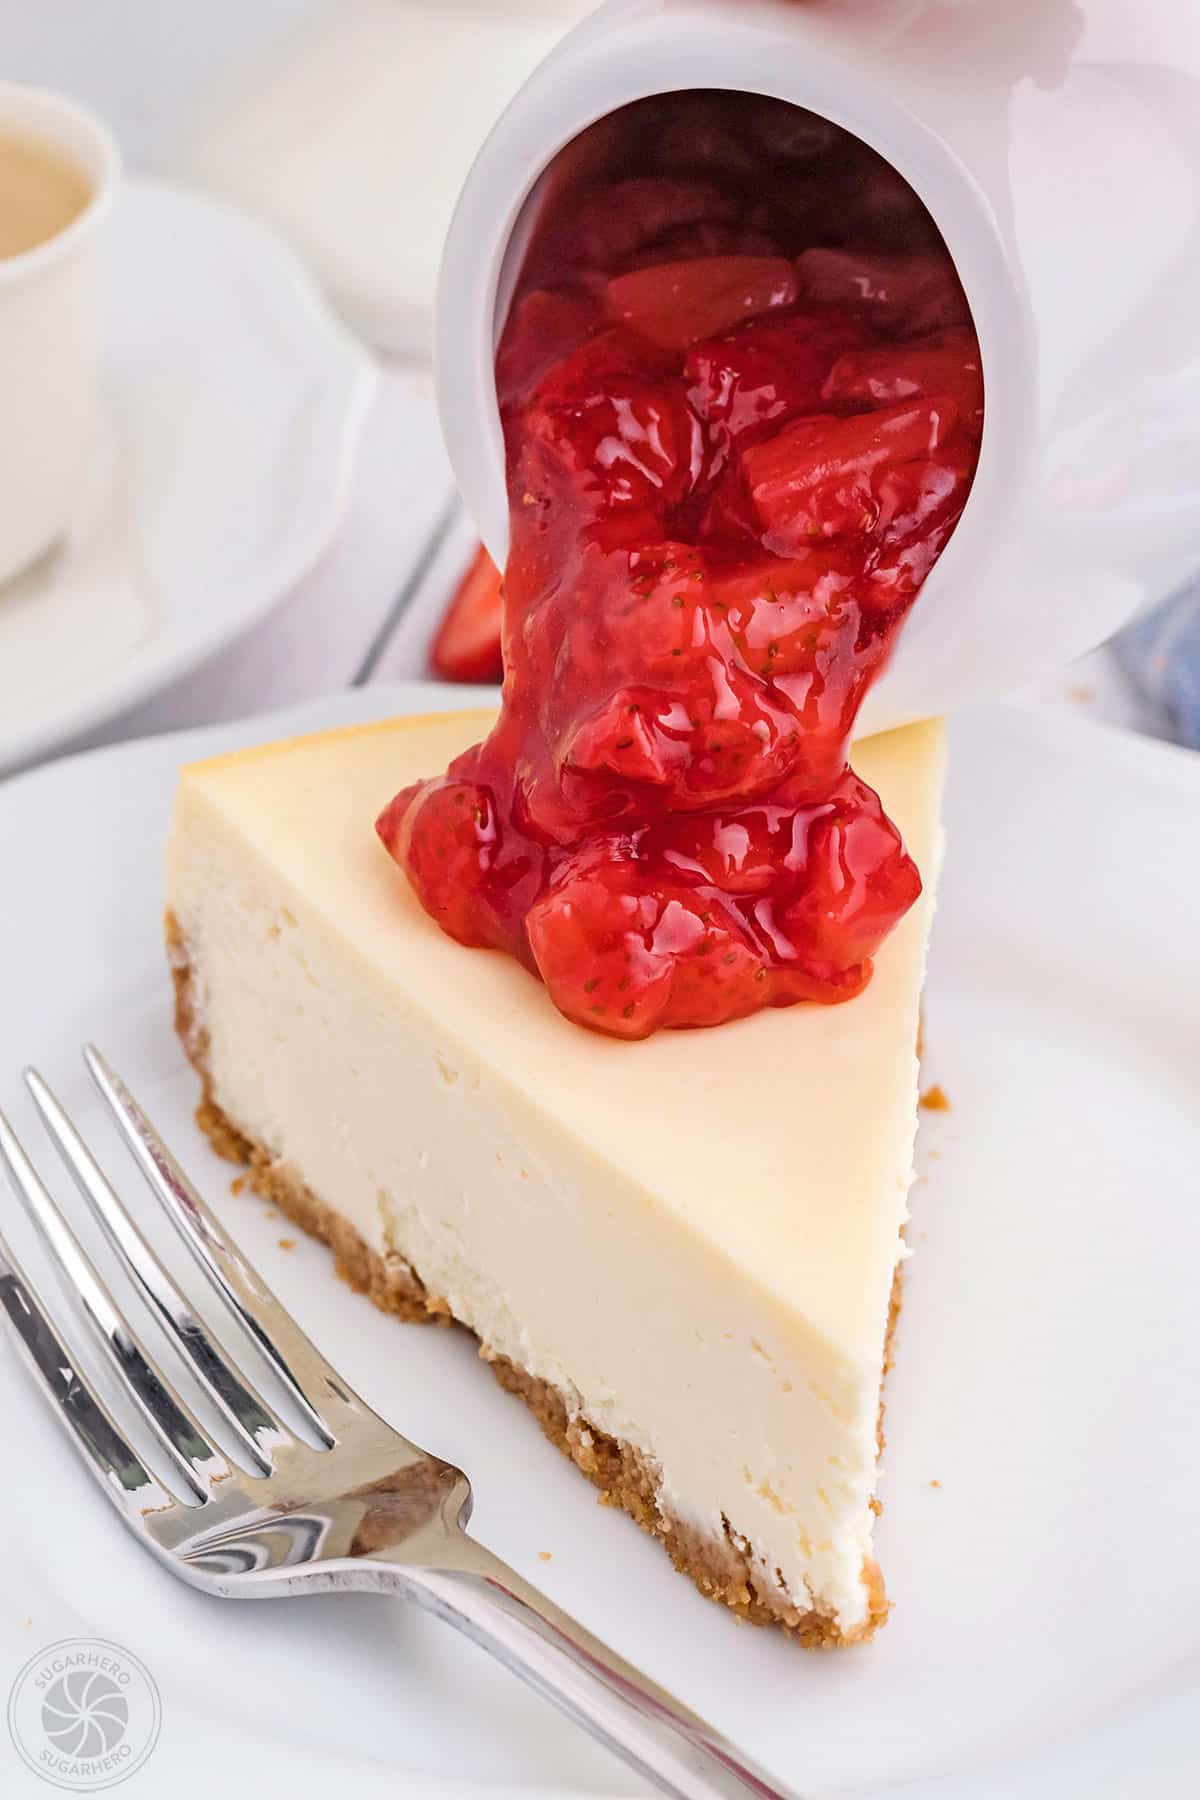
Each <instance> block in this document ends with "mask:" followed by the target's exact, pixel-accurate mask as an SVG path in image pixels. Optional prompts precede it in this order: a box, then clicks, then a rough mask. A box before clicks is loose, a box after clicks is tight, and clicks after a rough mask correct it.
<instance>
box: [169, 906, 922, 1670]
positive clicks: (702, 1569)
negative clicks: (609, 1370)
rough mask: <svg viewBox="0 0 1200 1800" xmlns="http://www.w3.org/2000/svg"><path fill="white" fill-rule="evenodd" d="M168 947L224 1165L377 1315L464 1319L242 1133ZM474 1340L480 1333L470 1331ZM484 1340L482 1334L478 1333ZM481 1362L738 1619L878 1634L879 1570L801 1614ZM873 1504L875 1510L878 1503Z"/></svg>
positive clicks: (807, 1641) (499, 1370) (514, 1371)
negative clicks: (843, 1607)
mask: <svg viewBox="0 0 1200 1800" xmlns="http://www.w3.org/2000/svg"><path fill="white" fill-rule="evenodd" d="M166 937H167V949H168V955H169V958H170V964H171V975H172V980H173V982H174V986H175V1029H176V1031H177V1032H178V1034H179V1037H180V1040H181V1042H182V1044H183V1047H184V1050H185V1051H186V1053H187V1056H188V1060H189V1061H190V1062H191V1064H192V1066H193V1068H194V1069H195V1070H196V1073H197V1074H198V1075H199V1077H200V1081H201V1086H202V1092H201V1098H200V1102H199V1104H198V1106H197V1108H196V1122H197V1124H198V1125H199V1126H200V1129H201V1130H202V1131H203V1132H204V1134H205V1136H206V1137H207V1138H208V1140H209V1142H210V1144H211V1145H212V1147H213V1149H214V1150H215V1151H216V1152H217V1154H218V1155H219V1156H221V1157H224V1158H225V1159H226V1160H227V1161H229V1162H233V1163H237V1164H239V1165H241V1166H243V1167H245V1168H246V1169H247V1171H248V1175H247V1179H248V1181H249V1184H250V1186H251V1187H252V1188H253V1190H254V1192H255V1193H257V1194H258V1195H260V1196H261V1198H263V1199H264V1200H267V1201H269V1202H270V1204H271V1205H272V1206H276V1207H278V1209H279V1211H280V1212H282V1213H283V1214H284V1215H285V1216H286V1217H287V1218H289V1219H290V1220H292V1222H293V1223H294V1224H296V1225H298V1226H299V1227H300V1228H301V1229H302V1230H304V1231H306V1232H308V1233H309V1234H310V1236H312V1237H315V1238H319V1239H320V1240H321V1241H322V1242H323V1243H326V1244H328V1246H329V1248H330V1249H331V1250H332V1251H333V1257H334V1267H335V1269H336V1271H337V1273H338V1274H339V1275H340V1276H341V1278H342V1279H343V1280H344V1281H346V1282H348V1283H349V1285H350V1286H351V1287H352V1288H354V1289H355V1290H356V1291H357V1292H359V1293H363V1294H366V1295H367V1296H368V1298H369V1299H371V1300H373V1301H374V1303H375V1305H376V1306H377V1307H379V1308H380V1310H381V1311H383V1312H387V1313H391V1314H393V1315H394V1316H395V1317H396V1318H398V1319H403V1320H405V1321H408V1322H410V1323H430V1322H432V1323H435V1324H438V1325H452V1324H453V1325H457V1326H459V1327H460V1328H461V1329H463V1330H470V1327H469V1326H466V1325H465V1324H463V1322H462V1321H460V1320H456V1319H455V1318H454V1315H453V1313H452V1312H451V1309H450V1307H449V1306H448V1305H447V1303H446V1301H445V1300H443V1299H441V1298H440V1297H439V1296H438V1295H436V1294H433V1293H431V1292H430V1290H429V1289H428V1288H427V1287H426V1286H425V1283H424V1282H423V1281H422V1280H421V1278H420V1276H419V1274H418V1273H417V1271H416V1270H414V1269H413V1268H412V1267H411V1265H410V1264H409V1263H408V1262H406V1261H405V1260H404V1259H403V1258H402V1257H400V1256H398V1255H392V1256H383V1255H381V1254H380V1253H379V1252H378V1251H376V1250H373V1249H372V1248H371V1247H370V1246H369V1245H368V1244H367V1243H366V1242H365V1240H364V1239H363V1238H362V1237H361V1235H360V1234H359V1233H358V1232H357V1231H356V1230H355V1229H354V1227H353V1226H352V1225H349V1224H348V1223H347V1222H346V1220H345V1219H343V1218H342V1217H340V1215H339V1214H337V1213H336V1212H334V1211H333V1209H332V1208H331V1207H329V1206H327V1205H326V1204H325V1203H324V1202H323V1201H322V1200H319V1199H318V1198H317V1196H316V1195H315V1194H314V1193H313V1192H312V1191H311V1189H309V1188H308V1187H307V1186H306V1185H305V1183H304V1182H303V1181H302V1180H301V1179H300V1178H299V1176H298V1175H297V1174H296V1173H295V1171H294V1170H291V1169H289V1168H288V1167H287V1166H286V1165H285V1164H283V1163H281V1162H279V1161H278V1160H276V1159H275V1158H274V1157H272V1155H271V1153H270V1152H269V1151H268V1150H267V1149H266V1148H265V1147H264V1146H263V1145H260V1144H256V1143H255V1142H254V1141H253V1139H252V1138H250V1137H248V1136H247V1135H246V1133H244V1132H243V1131H241V1130H240V1129H239V1127H238V1126H237V1124H236V1123H235V1122H234V1121H233V1120H232V1119H230V1118H229V1117H228V1115H227V1114H226V1113H225V1112H224V1111H223V1110H222V1108H221V1107H220V1106H219V1105H218V1103H217V1101H216V1099H215V1098H214V1095H213V1091H212V1080H211V1077H210V1074H209V1070H208V1033H207V1031H206V1030H205V1029H204V1027H203V1024H202V1022H201V1021H200V1019H199V1018H198V1016H197V1011H196V1007H195V1004H194V1000H193V979H192V971H191V966H190V962H189V959H188V955H187V949H186V946H185V944H184V941H183V936H182V933H181V932H180V929H179V926H178V923H177V921H176V920H175V918H174V916H173V915H172V914H171V913H168V914H167V918H166ZM901 1270H902V1265H898V1266H897V1269H896V1275H895V1279H894V1282H893V1285H892V1297H891V1305H890V1309H889V1314H888V1325H887V1339H886V1344H885V1351H884V1369H883V1372H884V1376H885V1378H886V1375H887V1371H888V1369H889V1368H890V1367H891V1361H892V1342H893V1337H894V1333H895V1328H896V1320H897V1317H898V1314H899V1311H900V1294H901ZM471 1335H472V1336H474V1335H475V1334H474V1333H472V1334H471ZM477 1341H478V1340H477ZM479 1354H480V1357H481V1358H482V1359H483V1360H484V1361H485V1362H487V1363H488V1364H489V1365H490V1367H491V1369H492V1372H493V1374H494V1375H495V1377H496V1379H497V1381H499V1383H500V1385H501V1387H503V1388H505V1389H507V1391H508V1392H509V1393H510V1394H515V1395H517V1397H518V1398H519V1399H522V1400H524V1401H525V1403H526V1405H527V1406H528V1407H529V1409H530V1411H531V1412H532V1413H533V1415H534V1417H535V1418H536V1420H537V1421H538V1424H539V1425H540V1426H541V1428H542V1430H543V1432H544V1433H545V1435H546V1437H547V1438H549V1440H550V1442H551V1443H552V1444H555V1445H556V1446H557V1447H558V1449H559V1450H561V1451H562V1452H563V1454H564V1455H566V1456H568V1457H569V1458H570V1459H571V1461H572V1462H573V1463H574V1464H575V1466H576V1468H577V1469H579V1470H580V1471H581V1473H582V1474H584V1475H586V1476H587V1478H588V1480H589V1481H591V1482H592V1483H594V1485H595V1486H596V1487H597V1488H599V1490H600V1497H601V1501H602V1503H603V1504H604V1505H606V1506H615V1507H619V1508H621V1510H622V1511H624V1512H626V1513H628V1514H629V1516H630V1518H631V1519H633V1520H634V1521H635V1523H636V1524H638V1525H640V1526H641V1527H642V1529H643V1530H644V1531H647V1532H649V1533H650V1534H651V1536H653V1537H656V1538H658V1539H659V1541H660V1542H661V1543H662V1545H663V1547H664V1549H665V1550H666V1552H667V1554H668V1555H669V1557H670V1558H671V1561H672V1562H673V1563H674V1565H675V1567H676V1568H677V1569H678V1570H679V1571H680V1573H681V1574H683V1575H686V1576H688V1577H689V1579H690V1580H691V1581H693V1582H694V1583H695V1585H696V1587H697V1588H698V1589H699V1590H700V1592H701V1593H702V1594H703V1595H704V1596H705V1598H706V1599H709V1600H713V1601H716V1602H718V1603H719V1604H721V1605H724V1606H727V1607H729V1608H730V1609H731V1610H732V1611H733V1612H734V1613H736V1614H737V1615H738V1616H739V1617H740V1618H743V1619H747V1620H749V1621H751V1622H752V1623H753V1624H756V1625H773V1626H776V1627H777V1628H779V1629H780V1630H782V1631H784V1632H785V1633H787V1634H788V1635H790V1636H791V1637H793V1638H794V1639H796V1641H797V1642H799V1643H800V1644H801V1645H803V1646H804V1648H806V1649H831V1648H840V1647H844V1646H846V1645H849V1644H856V1643H862V1642H864V1641H865V1640H867V1639H868V1638H871V1637H873V1636H874V1634H875V1632H876V1631H877V1630H878V1629H879V1627H880V1626H881V1625H883V1624H884V1623H885V1622H886V1620H887V1616H888V1611H889V1604H888V1600H887V1596H886V1594H885V1592H884V1586H883V1578H882V1576H881V1574H880V1572H879V1567H878V1565H877V1564H876V1563H875V1562H874V1561H871V1560H868V1561H865V1562H864V1564H863V1581H864V1584H865V1586H866V1589H867V1596H868V1610H867V1617H866V1619H865V1620H864V1622H863V1624H862V1625H860V1626H859V1627H857V1628H856V1629H855V1630H854V1631H853V1632H851V1633H849V1634H847V1633H844V1632H843V1631H842V1630H841V1628H840V1626H839V1625H838V1623H837V1621H836V1619H834V1618H833V1617H831V1616H830V1615H829V1614H828V1613H824V1612H821V1611H818V1610H810V1611H807V1612H802V1611H800V1610H799V1609H798V1608H797V1607H796V1606H794V1605H793V1604H792V1602H791V1601H790V1600H789V1599H788V1597H787V1595H786V1594H785V1593H783V1592H782V1586H783V1584H782V1580H780V1584H779V1586H778V1587H775V1586H774V1585H772V1584H770V1583H769V1582H767V1581H765V1580H764V1579H763V1576H762V1573H761V1570H759V1569H758V1568H757V1567H756V1566H755V1563H754V1560H753V1556H752V1553H751V1546H750V1544H749V1543H748V1542H747V1540H746V1539H745V1538H744V1537H743V1536H742V1535H741V1534H740V1533H739V1532H738V1531H736V1529H735V1528H734V1527H733V1526H732V1525H731V1524H730V1522H729V1520H728V1519H725V1518H724V1517H722V1525H723V1527H724V1536H723V1538H721V1539H716V1538H714V1537H713V1536H712V1535H711V1534H710V1533H707V1532H702V1531H699V1530H697V1529H696V1528H695V1527H694V1526H692V1525H688V1524H686V1523H684V1522H683V1521H682V1520H680V1519H678V1518H676V1517H673V1516H672V1515H671V1513H670V1512H669V1511H668V1510H667V1509H665V1508H664V1507H663V1504H662V1501H661V1499H660V1493H659V1490H660V1485H661V1484H660V1480H659V1475H658V1471H657V1469H656V1468H655V1467H654V1465H653V1464H652V1463H650V1462H648V1461H647V1459H646V1458H645V1457H643V1456H642V1454H641V1453H640V1452H639V1451H637V1450H635V1449H634V1448H633V1446H632V1445H630V1444H625V1443H621V1442H620V1441H619V1440H618V1439H616V1438H613V1437H610V1436H608V1434H607V1433H605V1432H603V1431H600V1430H599V1429H598V1428H597V1427H595V1426H594V1425H591V1424H590V1423H589V1422H588V1420H587V1419H586V1418H583V1417H581V1416H578V1415H574V1414H572V1413H571V1411H570V1409H569V1408H568V1406H567V1403H566V1401H565V1400H564V1398H563V1396H562V1394H561V1393H560V1392H559V1391H558V1390H557V1389H556V1388H554V1387H552V1386H551V1385H550V1384H549V1383H547V1382H545V1381H542V1380H540V1379H539V1378H538V1377H536V1376H534V1375H531V1374H530V1373H529V1372H528V1371H527V1370H525V1369H522V1368H519V1367H518V1366H517V1365H516V1364H515V1363H513V1362H511V1361H510V1360H509V1359H508V1358H507V1357H504V1356H500V1355H497V1354H496V1353H495V1352H494V1351H491V1350H489V1348H488V1347H487V1345H485V1344H482V1343H480V1345H479ZM883 1410H884V1402H883V1393H882V1389H881V1391H880V1400H879V1418H878V1426H877V1431H878V1440H879V1447H880V1450H881V1451H882V1448H883V1441H884V1439H883ZM872 1506H873V1508H874V1510H875V1511H876V1512H878V1510H879V1507H878V1503H877V1502H875V1501H873V1502H872Z"/></svg>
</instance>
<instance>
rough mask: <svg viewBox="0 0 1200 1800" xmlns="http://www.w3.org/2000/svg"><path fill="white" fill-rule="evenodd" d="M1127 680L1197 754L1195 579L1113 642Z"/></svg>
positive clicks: (1199, 683) (1199, 689) (1199, 675)
mask: <svg viewBox="0 0 1200 1800" xmlns="http://www.w3.org/2000/svg"><path fill="white" fill-rule="evenodd" d="M1115 646H1116V650H1117V653H1118V655H1119V656H1120V658H1121V661H1122V663H1123V664H1124V666H1125V668H1126V670H1127V671H1128V673H1129V676H1130V678H1131V679H1132V680H1133V681H1135V682H1136V683H1137V685H1138V687H1139V688H1141V690H1142V692H1143V693H1144V694H1146V695H1147V697H1148V698H1149V699H1151V700H1153V701H1155V702H1156V703H1157V704H1158V705H1159V706H1162V707H1165V708H1166V710H1167V711H1168V712H1169V713H1170V715H1171V719H1172V721H1173V723H1174V726H1175V730H1176V732H1177V734H1178V737H1179V741H1180V743H1182V744H1187V745H1189V746H1190V747H1191V748H1192V749H1193V750H1200V577H1198V578H1197V579H1196V580H1195V581H1193V582H1191V583H1189V585H1188V586H1187V587H1186V588H1183V589H1181V590H1180V592H1179V593H1177V594H1175V595H1173V596H1172V598H1171V599H1170V600H1168V601H1166V602H1165V603H1164V604H1163V605H1162V606H1159V607H1157V608H1156V609H1155V610H1154V612H1152V613H1150V614H1149V615H1148V617H1146V618H1144V619H1140V620H1139V621H1138V622H1137V624H1136V625H1131V626H1129V628H1128V629H1127V630H1125V631H1123V632H1121V634H1120V635H1119V637H1117V638H1116V640H1115Z"/></svg>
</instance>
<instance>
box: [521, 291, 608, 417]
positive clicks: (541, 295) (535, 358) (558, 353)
mask: <svg viewBox="0 0 1200 1800" xmlns="http://www.w3.org/2000/svg"><path fill="white" fill-rule="evenodd" d="M602 323H603V314H602V313H601V311H600V308H599V306H598V305H597V303H596V301H595V300H594V299H593V298H592V296H591V295H590V294H585V293H581V292H579V291H578V290H571V291H568V290H563V289H558V290H556V289H553V288H536V289H535V290H534V292H533V293H531V294H526V295H525V296H524V298H523V299H521V300H518V301H517V304H516V305H515V307H514V308H513V310H512V312H511V313H510V315H509V318H508V323H507V324H506V325H505V327H504V335H503V337H502V338H501V340H500V348H499V350H498V351H497V352H496V394H497V397H498V399H499V401H500V404H501V406H502V407H507V406H512V405H514V404H517V403H519V402H520V401H522V400H525V399H527V398H528V396H529V395H530V394H531V393H532V392H533V390H534V388H535V387H536V386H537V384H538V382H539V381H540V380H541V378H542V376H543V375H544V374H545V373H546V371H547V369H549V368H551V367H552V366H553V365H554V364H555V363H557V362H560V361H561V360H562V358H563V357H564V356H568V355H569V354H570V353H571V351H572V350H574V349H575V348H576V347H577V346H578V345H579V344H582V343H583V342H584V340H585V339H586V338H588V337H590V336H591V334H592V332H593V331H595V330H597V329H598V327H599V326H600V325H601V324H602Z"/></svg>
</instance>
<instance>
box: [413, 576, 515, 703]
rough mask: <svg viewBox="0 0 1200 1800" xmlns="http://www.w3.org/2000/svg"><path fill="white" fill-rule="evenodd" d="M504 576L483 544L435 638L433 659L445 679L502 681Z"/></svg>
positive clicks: (434, 665) (435, 666) (435, 667)
mask: <svg viewBox="0 0 1200 1800" xmlns="http://www.w3.org/2000/svg"><path fill="white" fill-rule="evenodd" d="M502 579H503V578H502V576H501V574H500V571H499V569H498V568H497V567H496V565H495V563H494V562H493V561H492V559H491V557H490V556H489V555H488V553H487V551H486V550H485V549H484V548H483V546H482V544H481V545H480V547H479V549H478V550H477V551H476V552H475V555H474V557H473V558H472V560H471V566H470V568H469V569H468V570H467V572H466V574H465V575H464V576H463V579H462V581H461V582H460V583H459V586H458V588H457V590H456V592H455V595H454V598H453V600H451V602H450V605H449V608H448V609H447V612H446V616H445V617H444V618H443V620H442V623H441V626H440V627H439V629H438V634H437V637H436V638H435V639H434V641H433V650H432V652H431V653H430V658H429V660H430V664H431V666H432V668H433V672H434V674H435V675H440V676H441V678H442V680H443V681H499V680H500V678H501V676H502V675H503V673H504V660H503V656H502V654H501V649H500V636H501V629H502V626H503V614H504V605H503V600H502V598H501V582H502Z"/></svg>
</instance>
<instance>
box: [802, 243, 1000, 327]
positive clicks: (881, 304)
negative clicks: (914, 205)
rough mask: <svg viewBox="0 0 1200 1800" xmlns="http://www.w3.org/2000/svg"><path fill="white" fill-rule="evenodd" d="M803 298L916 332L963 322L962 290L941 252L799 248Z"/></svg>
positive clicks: (968, 317)
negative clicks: (852, 309)
mask: <svg viewBox="0 0 1200 1800" xmlns="http://www.w3.org/2000/svg"><path fill="white" fill-rule="evenodd" d="M796 274H797V275H798V277H799V279H800V292H801V296H802V298H803V299H805V300H806V301H809V302H810V303H811V302H819V303H822V304H824V305H828V306H853V307H857V308H860V309H861V310H862V311H863V312H865V313H868V314H869V315H870V316H871V317H872V318H873V319H875V320H876V321H877V322H878V323H879V324H880V325H882V326H884V327H885V328H886V329H890V330H895V331H902V332H906V333H910V334H912V335H914V336H915V335H917V334H920V333H923V332H930V331H940V330H943V329H944V328H945V327H947V326H951V325H969V324H970V322H971V314H970V309H969V307H968V306H967V300H966V295H965V294H964V293H963V291H962V286H961V284H960V282H959V279H958V277H957V275H956V274H955V272H954V265H953V264H952V263H951V262H950V261H949V259H948V258H947V257H945V256H890V255H885V254H881V253H871V252H867V251H861V250H827V249H819V250H804V251H802V252H801V254H800V255H799V256H798V257H797V258H796Z"/></svg>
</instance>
